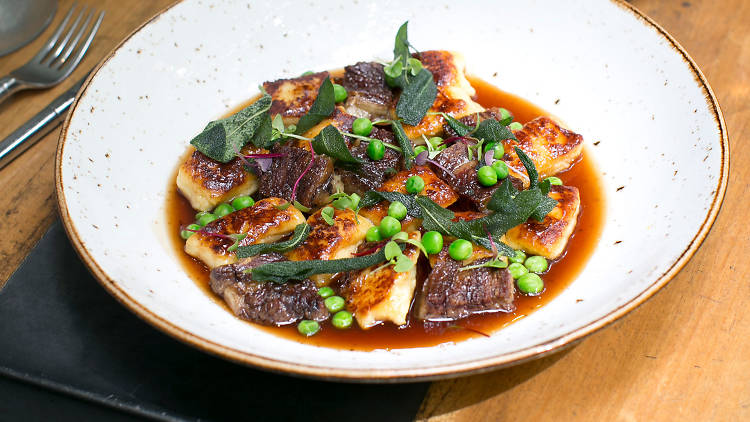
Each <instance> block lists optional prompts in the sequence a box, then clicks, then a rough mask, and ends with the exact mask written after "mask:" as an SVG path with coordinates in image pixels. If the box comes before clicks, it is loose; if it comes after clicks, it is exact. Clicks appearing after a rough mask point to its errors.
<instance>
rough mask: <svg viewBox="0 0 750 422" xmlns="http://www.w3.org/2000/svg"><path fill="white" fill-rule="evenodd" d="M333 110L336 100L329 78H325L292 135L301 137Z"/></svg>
mask: <svg viewBox="0 0 750 422" xmlns="http://www.w3.org/2000/svg"><path fill="white" fill-rule="evenodd" d="M335 108H336V100H335V97H334V95H333V83H331V78H329V77H327V76H326V78H325V80H324V81H323V83H322V84H320V88H318V96H317V97H315V102H313V104H312V106H310V110H308V111H307V114H305V115H304V116H302V118H300V119H299V122H297V128H296V130H295V131H294V133H296V134H297V135H302V134H303V133H305V132H307V131H308V130H310V129H311V128H312V127H313V126H315V125H317V124H318V123H320V122H322V121H323V119H325V118H326V117H328V116H330V115H331V113H333V110H334V109H335Z"/></svg>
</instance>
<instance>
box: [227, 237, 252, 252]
mask: <svg viewBox="0 0 750 422" xmlns="http://www.w3.org/2000/svg"><path fill="white" fill-rule="evenodd" d="M228 236H229V237H230V238H232V239H234V243H232V246H230V247H228V248H227V252H234V251H236V250H237V248H238V247H239V246H240V241H241V240H242V239H244V238H246V237H247V234H245V233H236V234H230V235H228Z"/></svg>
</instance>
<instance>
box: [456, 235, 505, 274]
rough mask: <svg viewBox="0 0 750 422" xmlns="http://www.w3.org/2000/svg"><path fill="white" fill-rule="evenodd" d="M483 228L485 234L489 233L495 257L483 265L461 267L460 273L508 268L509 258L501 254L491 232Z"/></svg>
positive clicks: (488, 236)
mask: <svg viewBox="0 0 750 422" xmlns="http://www.w3.org/2000/svg"><path fill="white" fill-rule="evenodd" d="M482 228H483V229H484V232H485V233H487V238H488V239H489V240H490V245H491V247H492V254H493V255H494V256H493V257H492V259H490V260H489V261H485V262H483V263H481V264H475V265H467V266H465V267H461V269H460V270H459V271H465V270H472V269H475V268H507V267H508V257H507V256H505V255H500V254H499V251H498V249H497V245H496V244H495V239H494V238H493V237H492V233H490V231H489V230H487V227H486V226H484V225H483V226H482Z"/></svg>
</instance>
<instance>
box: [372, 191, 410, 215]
mask: <svg viewBox="0 0 750 422" xmlns="http://www.w3.org/2000/svg"><path fill="white" fill-rule="evenodd" d="M381 201H388V202H396V201H398V202H401V203H402V204H404V206H405V207H406V213H407V214H408V215H411V216H412V217H417V218H420V216H421V214H420V211H419V207H418V206H417V204H416V202H415V197H414V196H413V195H406V194H403V193H400V192H381V191H376V190H370V191H367V192H365V193H364V194H362V199H360V200H359V209H362V208H368V207H371V206H373V205H375V204H377V203H378V202H381Z"/></svg>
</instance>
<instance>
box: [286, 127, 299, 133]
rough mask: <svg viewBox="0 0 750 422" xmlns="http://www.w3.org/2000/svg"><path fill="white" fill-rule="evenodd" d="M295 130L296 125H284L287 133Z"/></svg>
mask: <svg viewBox="0 0 750 422" xmlns="http://www.w3.org/2000/svg"><path fill="white" fill-rule="evenodd" d="M296 131H297V125H289V126H287V127H286V132H287V133H294V132H296Z"/></svg>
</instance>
